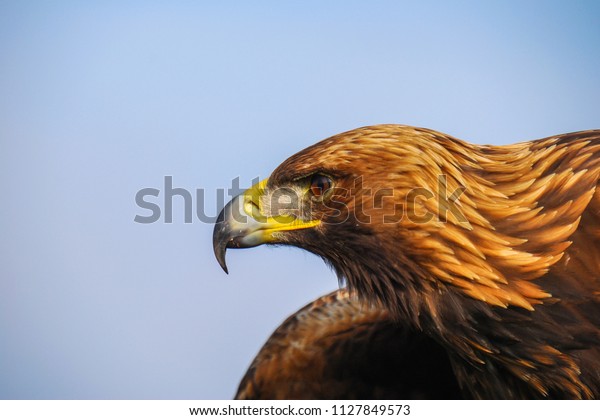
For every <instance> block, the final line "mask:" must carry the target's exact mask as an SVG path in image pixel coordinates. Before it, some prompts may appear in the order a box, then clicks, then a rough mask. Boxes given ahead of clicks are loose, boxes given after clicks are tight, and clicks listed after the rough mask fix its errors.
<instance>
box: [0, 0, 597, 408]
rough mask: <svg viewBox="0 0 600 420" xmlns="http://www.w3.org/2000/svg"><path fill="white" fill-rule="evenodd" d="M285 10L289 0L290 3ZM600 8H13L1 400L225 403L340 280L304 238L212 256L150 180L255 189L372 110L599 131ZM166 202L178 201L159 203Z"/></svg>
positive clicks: (5, 79)
mask: <svg viewBox="0 0 600 420" xmlns="http://www.w3.org/2000/svg"><path fill="white" fill-rule="evenodd" d="M284 3H285V4H284ZM598 22H600V3H598V2H595V1H561V2H556V1H540V2H533V1H503V2H497V3H492V2H478V1H473V2H464V1H461V2H445V1H443V2H428V1H420V2H416V1H411V2H400V1H390V2H385V1H370V2H358V1H332V2H322V1H303V2H295V3H294V4H292V2H277V1H273V2H241V1H240V2H226V1H224V2H210V3H209V2H192V1H188V2H126V3H125V2H117V1H103V2H75V1H72V2H70V1H69V2H51V3H49V2H39V3H36V2H18V1H14V2H1V3H0V177H1V178H0V179H1V180H2V200H1V202H0V203H1V205H0V398H5V399H6V398H8V399H16V398H35V399H38V398H42V399H45V398H63V399H79V398H88V399H96V398H102V399H113V398H127V399H145V398H153V399H159V398H160V399H163V398H164V399H166V398H168V399H198V398H230V397H231V396H232V395H233V394H234V392H235V389H236V387H237V384H238V381H239V379H240V378H241V376H242V375H243V373H244V372H245V369H246V368H247V366H248V364H249V363H250V361H251V360H252V358H253V357H254V355H255V353H256V352H257V350H258V349H259V348H260V346H261V345H262V343H263V342H264V340H265V339H266V338H267V337H268V335H269V334H270V333H271V332H272V330H273V329H274V328H275V327H276V326H277V325H278V324H279V323H280V322H281V321H282V320H283V319H284V318H285V317H286V316H287V315H288V314H290V313H292V312H294V311H295V310H296V309H297V308H299V307H300V306H302V305H303V304H305V303H306V302H308V301H310V300H312V299H314V298H316V297H317V296H319V295H321V294H323V293H325V292H327V291H329V290H332V289H334V288H335V287H337V282H336V279H335V276H334V275H333V273H331V272H330V271H329V269H328V268H327V267H326V266H325V264H323V262H322V261H321V260H320V259H318V258H317V257H315V256H312V255H310V254H308V253H305V252H303V251H300V250H296V249H286V248H267V247H260V248H256V249H253V250H246V251H230V252H229V254H228V262H229V268H230V273H231V274H230V275H229V276H226V275H225V274H224V273H223V272H222V271H221V269H220V268H219V266H218V264H217V262H216V261H215V260H214V257H213V252H212V244H211V234H212V225H209V224H205V223H201V222H199V221H198V220H197V219H195V220H194V223H192V224H185V223H184V221H183V206H182V200H181V199H177V198H176V201H175V218H174V219H175V220H174V222H173V223H172V224H166V223H164V221H163V220H162V219H161V221H160V222H157V223H154V224H138V223H135V222H134V220H133V219H134V217H135V215H136V214H140V215H147V214H148V212H147V211H144V210H141V209H139V208H138V207H137V206H136V204H135V200H134V197H135V193H136V191H138V190H139V189H141V188H144V187H153V188H158V189H161V196H160V198H159V199H156V200H154V201H155V202H158V203H161V199H162V198H164V195H163V194H162V193H164V185H163V182H164V177H165V176H166V175H171V176H173V182H174V185H175V186H176V187H182V188H187V189H189V190H191V191H194V190H195V189H197V188H203V189H205V191H206V195H207V203H206V212H207V213H208V214H209V215H212V216H215V215H216V213H217V209H216V199H215V190H216V189H217V188H225V187H228V186H229V185H230V183H231V180H232V179H233V178H235V177H238V176H239V177H240V179H241V181H242V184H244V185H246V186H247V185H249V184H250V181H251V180H252V179H253V178H254V177H257V176H260V177H261V178H262V177H265V176H268V175H269V173H270V171H271V170H272V169H274V168H275V167H276V166H277V165H278V164H279V163H280V162H281V161H282V160H283V159H284V158H286V157H288V156H289V155H291V154H292V153H294V152H296V151H298V150H300V149H302V148H304V147H306V146H308V145H310V144H312V143H314V142H316V141H318V140H320V139H322V138H325V137H328V136H330V135H332V134H335V133H338V132H341V131H345V130H349V129H352V128H355V127H359V126H363V125H369V124H377V123H403V124H410V125H416V126H424V127H428V128H433V129H436V130H439V131H443V132H446V133H449V134H452V135H454V136H456V137H459V138H462V139H465V140H470V141H473V142H477V143H492V144H505V143H511V142H515V141H520V140H528V139H533V138H540V137H544V136H549V135H553V134H559V133H564V132H569V131H577V130H583V129H590V128H600V101H599V98H600V24H599V23H598ZM161 207H163V208H164V206H163V205H162V204H161Z"/></svg>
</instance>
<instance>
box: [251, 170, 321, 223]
mask: <svg viewBox="0 0 600 420" xmlns="http://www.w3.org/2000/svg"><path fill="white" fill-rule="evenodd" d="M268 180H269V178H265V179H263V180H262V181H260V182H259V183H258V184H255V185H253V186H252V187H250V188H248V189H247V190H246V191H245V192H244V212H245V213H246V214H247V215H248V216H250V217H252V218H253V219H254V220H256V221H257V222H259V223H262V224H264V227H263V228H262V229H264V230H266V231H268V232H265V233H271V232H278V231H286V230H296V229H306V228H311V227H314V226H317V225H319V224H320V223H321V221H320V220H318V219H317V220H309V221H304V220H301V219H298V218H296V217H295V216H293V215H281V216H275V217H270V216H264V215H263V214H262V211H261V208H260V207H261V204H260V203H261V200H260V198H261V196H262V195H263V194H264V191H265V187H266V185H267V182H268Z"/></svg>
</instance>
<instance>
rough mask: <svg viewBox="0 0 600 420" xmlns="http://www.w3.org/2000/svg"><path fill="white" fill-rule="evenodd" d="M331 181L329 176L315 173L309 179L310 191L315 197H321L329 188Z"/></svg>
mask: <svg viewBox="0 0 600 420" xmlns="http://www.w3.org/2000/svg"><path fill="white" fill-rule="evenodd" d="M332 185H333V182H332V181H331V179H330V178H329V177H326V176H325V175H321V174H315V175H313V176H312V178H311V179H310V192H311V193H312V195H313V196H315V197H322V196H323V195H324V194H325V193H327V191H329V190H330V189H331V186H332Z"/></svg>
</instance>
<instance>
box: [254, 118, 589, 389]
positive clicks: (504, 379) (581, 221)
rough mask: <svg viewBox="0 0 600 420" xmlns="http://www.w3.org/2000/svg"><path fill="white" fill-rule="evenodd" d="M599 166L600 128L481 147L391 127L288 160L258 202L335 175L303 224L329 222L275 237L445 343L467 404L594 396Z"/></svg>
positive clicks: (345, 136) (357, 133)
mask: <svg viewBox="0 0 600 420" xmlns="http://www.w3.org/2000/svg"><path fill="white" fill-rule="evenodd" d="M599 162H600V130H590V131H582V132H577V133H570V134H564V135H559V136H553V137H549V138H546V139H542V140H536V141H529V142H523V143H518V144H514V145H510V146H479V145H473V144H469V143H467V142H464V141H461V140H458V139H455V138H452V137H450V136H448V135H445V134H441V133H438V132H435V131H432V130H427V129H420V128H414V127H408V126H398V125H382V126H374V127H364V128H361V129H357V130H353V131H350V132H347V133H342V134H339V135H336V136H333V137H331V138H329V139H326V140H324V141H322V142H320V143H317V144H316V145H314V146H311V147H309V148H307V149H305V150H304V151H302V152H300V153H298V154H296V155H294V156H292V157H290V158H289V159H288V160H286V161H285V162H284V163H283V164H282V165H281V166H279V167H278V168H277V169H276V170H275V171H274V172H273V174H272V176H271V177H270V178H269V182H268V185H267V190H266V193H265V197H264V199H265V200H266V201H268V200H269V194H270V193H271V192H272V191H274V190H275V189H276V188H277V187H282V186H289V185H297V184H298V183H299V182H303V181H302V180H303V179H306V178H307V177H309V176H310V175H312V174H314V173H322V174H325V175H328V176H330V177H331V178H332V180H333V182H334V184H335V188H336V192H335V193H334V197H335V198H336V200H335V201H334V200H333V199H332V200H331V202H329V203H327V202H322V203H320V202H311V203H310V204H311V207H310V208H311V211H310V213H303V214H296V216H297V217H301V218H307V217H310V218H312V219H315V218H318V219H321V221H322V223H321V224H320V225H319V226H317V227H315V228H312V229H306V230H302V231H290V232H286V235H282V237H281V243H284V244H290V245H295V246H300V247H303V248H305V249H307V250H309V251H311V252H314V253H316V254H318V255H321V256H322V257H323V258H324V259H325V260H326V261H328V262H329V263H330V264H331V265H332V266H333V268H334V269H335V270H336V272H337V274H338V275H339V277H340V279H342V280H345V281H347V283H348V286H349V288H350V290H352V291H355V292H356V293H357V294H358V296H359V298H360V299H361V300H363V301H364V302H368V303H370V304H374V305H381V307H382V308H385V309H387V310H388V311H390V313H392V314H393V316H394V317H395V318H396V319H399V320H400V319H401V320H403V322H406V323H408V324H410V325H412V326H413V327H415V328H421V329H423V330H424V331H425V332H426V333H427V334H428V335H430V336H431V337H433V338H434V339H435V340H436V341H438V342H439V343H441V344H442V345H443V346H445V347H446V348H447V349H448V352H449V354H450V356H451V358H452V361H453V363H454V367H455V371H456V375H457V378H458V379H459V381H460V382H461V384H462V385H463V386H464V387H465V388H468V389H469V390H470V392H472V395H473V396H475V397H482V398H519V397H561V398H592V397H595V398H597V397H600V192H599V191H598V190H597V186H598V182H599V174H600V163H599ZM382 188H387V189H389V190H391V191H393V196H391V197H387V198H386V199H384V200H380V201H381V202H379V201H378V200H374V198H373V197H374V195H375V194H376V192H377V191H378V190H381V189H382ZM442 188H443V189H446V191H447V193H446V192H444V191H442V190H441V189H442ZM461 188H463V189H464V193H462V194H461V195H459V198H458V199H457V200H455V201H452V200H450V199H449V196H450V194H451V193H452V192H460V189H461ZM426 192H429V193H430V194H427V193H426ZM399 210H400V211H401V213H400V214H399ZM448 210H451V211H448ZM430 216H431V217H430Z"/></svg>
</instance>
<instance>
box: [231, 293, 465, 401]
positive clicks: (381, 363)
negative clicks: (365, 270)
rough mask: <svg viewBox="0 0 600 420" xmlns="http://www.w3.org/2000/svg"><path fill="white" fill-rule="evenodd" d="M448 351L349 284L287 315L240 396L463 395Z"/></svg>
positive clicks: (254, 364) (249, 373)
mask: <svg viewBox="0 0 600 420" xmlns="http://www.w3.org/2000/svg"><path fill="white" fill-rule="evenodd" d="M461 396H462V394H461V391H460V389H459V386H458V384H457V381H456V379H455V377H454V373H453V371H452V368H451V365H450V361H449V358H448V355H447V353H446V351H445V350H444V349H443V348H442V347H441V346H440V345H439V344H437V343H436V342H435V341H433V340H432V339H431V338H429V337H427V336H426V335H424V334H423V333H421V332H417V331H413V330H411V329H409V328H408V327H407V326H406V325H402V324H399V323H398V322H396V321H394V320H392V318H391V317H390V314H389V313H388V312H387V311H386V310H383V309H377V308H373V307H368V306H364V305H362V304H360V303H359V302H358V301H357V300H356V299H354V298H353V297H352V296H350V294H349V293H348V291H347V290H345V289H342V290H339V291H336V292H333V293H330V294H328V295H325V296H322V297H320V298H319V299H317V300H315V301H314V302H312V303H310V304H308V305H306V306H305V307H304V308H302V309H300V310H299V311H298V312H296V313H295V314H293V315H291V316H290V317H289V318H288V319H287V320H285V321H284V322H283V323H282V324H281V325H280V326H279V327H278V328H277V329H276V330H275V332H274V333H273V334H272V335H271V337H270V338H269V339H268V340H267V342H266V343H265V345H264V346H263V347H262V349H261V350H260V351H259V353H258V355H257V356H256V358H255V359H254V361H253V362H252V364H251V366H250V368H249V369H248V371H247V372H246V374H245V376H244V377H243V379H242V381H241V383H240V385H239V389H238V391H237V394H236V397H235V398H236V399H457V398H461Z"/></svg>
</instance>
